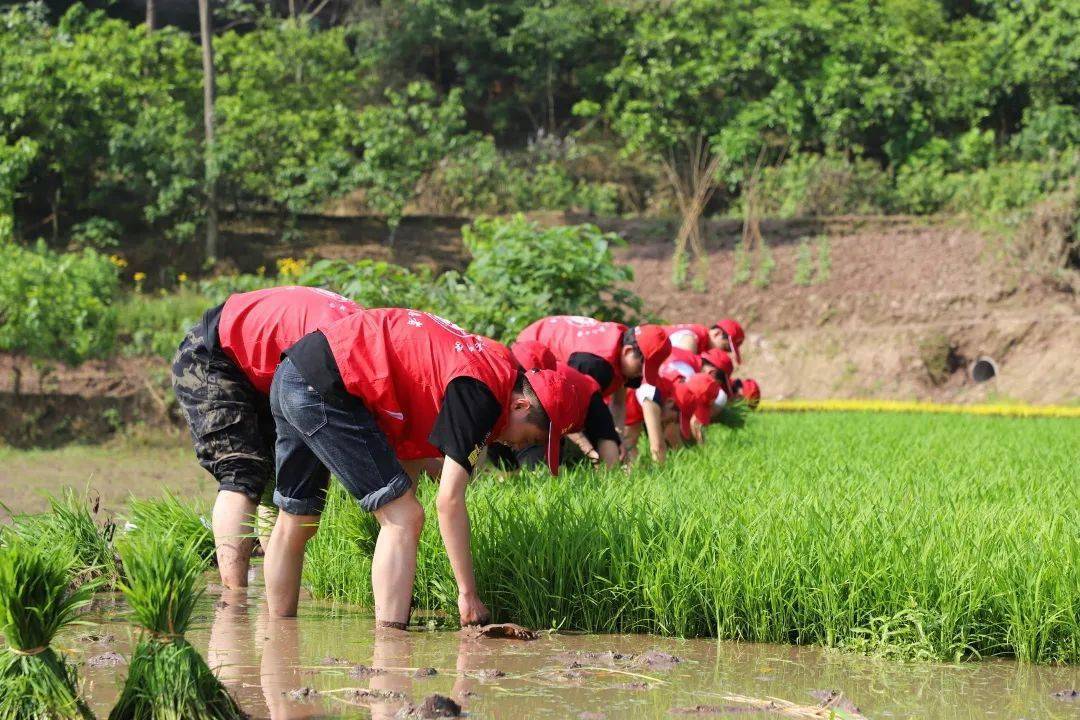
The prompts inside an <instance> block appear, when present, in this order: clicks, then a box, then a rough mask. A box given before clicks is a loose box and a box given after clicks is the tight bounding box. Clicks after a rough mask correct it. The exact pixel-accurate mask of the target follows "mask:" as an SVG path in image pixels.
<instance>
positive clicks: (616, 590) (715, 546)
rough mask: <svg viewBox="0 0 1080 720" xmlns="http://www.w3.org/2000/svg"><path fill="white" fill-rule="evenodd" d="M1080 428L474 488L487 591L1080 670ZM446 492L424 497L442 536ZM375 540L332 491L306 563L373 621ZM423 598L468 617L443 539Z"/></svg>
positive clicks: (509, 611)
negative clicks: (440, 515)
mask: <svg viewBox="0 0 1080 720" xmlns="http://www.w3.org/2000/svg"><path fill="white" fill-rule="evenodd" d="M1077 429H1078V428H1077V425H1076V421H1074V420H1068V419H1039V418H1032V419H1023V420H1018V419H1011V418H998V417H972V416H964V415H927V414H921V415H920V414H871V413H842V414H837V413H803V414H775V415H769V416H767V417H762V416H753V415H752V416H750V417H749V418H748V420H747V424H746V427H745V428H743V429H742V430H739V431H737V432H735V431H730V430H728V429H726V428H724V427H717V426H714V427H710V428H709V430H708V442H707V443H706V444H705V445H704V446H702V447H696V448H689V449H686V450H683V451H680V452H678V453H673V454H672V455H671V457H670V458H669V460H668V462H667V463H665V464H664V465H663V466H655V465H652V464H649V463H641V464H640V465H639V466H638V467H637V468H635V470H634V472H633V473H631V474H630V475H626V474H625V473H612V474H607V473H604V472H602V471H594V470H592V469H589V468H577V469H575V470H573V471H572V472H565V473H563V474H562V475H560V476H559V477H557V478H551V477H547V476H545V474H544V473H542V472H538V473H534V474H520V475H517V476H514V477H512V478H510V479H508V480H499V479H497V478H495V477H484V476H481V477H478V478H477V479H476V480H475V481H474V483H473V486H472V487H471V488H470V490H469V508H470V517H471V522H472V533H473V553H474V556H475V564H476V573H477V582H478V584H479V588H480V592H481V595H482V597H483V598H484V600H485V602H486V603H487V604H488V607H489V608H490V609H491V610H492V612H493V613H494V615H495V618H496V619H497V620H505V621H513V622H519V623H522V624H525V625H528V626H531V627H560V628H568V629H577V630H585V631H592V632H657V633H662V634H667V635H676V636H708V637H720V638H729V639H739V640H746V641H762V642H783V643H801V644H820V645H825V646H829V647H844V648H849V649H853V650H856V651H860V652H868V653H874V654H882V655H887V656H889V657H907V658H931V657H932V658H938V659H947V660H956V659H965V658H976V657H985V656H991V655H1005V656H1013V657H1016V658H1019V659H1020V660H1022V661H1029V662H1069V663H1077V662H1080V564H1078V563H1077V562H1076V558H1077V557H1080V535H1078V534H1077V533H1076V528H1077V527H1080V508H1077V505H1076V502H1075V498H1076V472H1075V459H1076V457H1077V456H1080V432H1077ZM434 494H435V493H434V485H433V484H431V483H425V484H423V485H422V486H421V488H420V498H421V501H422V502H423V503H425V505H426V506H427V508H428V510H429V515H428V517H429V518H434V517H435V512H434V508H433V501H434ZM377 529H378V528H377V525H376V524H375V523H373V522H372V521H371V519H370V518H369V517H367V516H366V515H364V514H363V513H362V512H360V511H359V510H358V509H357V508H356V507H355V503H352V502H349V501H348V500H347V499H346V498H345V497H344V494H343V493H342V492H341V491H340V490H335V491H334V492H333V493H332V494H331V498H330V503H329V505H328V508H327V512H326V514H325V515H324V517H323V519H322V521H321V528H320V531H319V534H318V535H317V536H316V538H315V540H314V541H313V542H312V543H311V544H310V547H309V553H310V554H309V558H308V562H307V563H306V566H305V571H306V581H307V583H308V585H309V587H310V588H311V590H312V592H313V593H314V594H315V595H316V596H320V597H333V598H339V599H343V600H349V601H353V602H361V603H370V578H369V563H370V556H371V547H372V543H373V541H374V537H375V534H376V532H377ZM415 594H416V607H417V608H418V609H421V610H428V611H434V612H437V613H443V614H445V616H446V617H449V618H451V619H452V618H453V617H454V614H455V611H456V587H455V585H454V582H453V575H452V573H451V571H450V566H449V563H448V561H447V559H446V553H445V551H444V549H443V547H442V543H441V541H440V538H439V533H438V526H437V523H435V522H433V521H430V520H429V522H428V523H427V524H426V526H425V528H424V531H423V533H422V536H421V541H420V551H419V557H418V570H417V584H416V589H415Z"/></svg>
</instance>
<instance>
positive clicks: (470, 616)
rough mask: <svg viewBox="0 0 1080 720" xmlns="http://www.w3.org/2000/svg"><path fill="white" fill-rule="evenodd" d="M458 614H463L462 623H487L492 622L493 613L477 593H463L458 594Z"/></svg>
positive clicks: (463, 624)
mask: <svg viewBox="0 0 1080 720" xmlns="http://www.w3.org/2000/svg"><path fill="white" fill-rule="evenodd" d="M457 604H458V615H460V616H461V625H462V627H464V626H465V625H486V624H488V623H489V622H491V613H490V612H488V609H487V607H486V606H485V605H484V603H483V602H481V600H480V596H479V595H477V594H476V593H462V594H460V595H458V601H457Z"/></svg>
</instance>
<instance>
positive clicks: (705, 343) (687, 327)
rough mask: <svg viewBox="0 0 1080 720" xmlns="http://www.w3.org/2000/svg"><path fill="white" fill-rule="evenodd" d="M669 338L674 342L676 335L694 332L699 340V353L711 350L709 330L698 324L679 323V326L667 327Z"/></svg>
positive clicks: (665, 328) (665, 327)
mask: <svg viewBox="0 0 1080 720" xmlns="http://www.w3.org/2000/svg"><path fill="white" fill-rule="evenodd" d="M664 330H666V331H667V334H668V337H670V338H672V340H673V341H674V339H675V334H676V333H679V332H692V333H693V334H694V337H695V338H696V339H697V351H698V352H705V351H706V350H708V349H709V328H707V327H705V326H704V325H698V324H697V323H679V324H678V325H665V326H664Z"/></svg>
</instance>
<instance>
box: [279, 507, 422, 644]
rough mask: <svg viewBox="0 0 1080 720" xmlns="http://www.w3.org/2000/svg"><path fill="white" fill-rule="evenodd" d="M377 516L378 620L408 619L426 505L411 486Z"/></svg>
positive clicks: (374, 581) (373, 577)
mask: <svg viewBox="0 0 1080 720" xmlns="http://www.w3.org/2000/svg"><path fill="white" fill-rule="evenodd" d="M283 514H284V513H283ZM375 519H377V520H378V521H379V525H380V528H379V538H378V540H376V541H375V556H374V557H373V558H372V560H371V587H372V590H373V591H374V593H375V621H376V622H384V623H385V622H393V623H407V622H408V621H409V610H410V609H411V605H412V591H413V579H414V578H415V576H416V548H417V546H418V545H419V544H420V531H421V530H422V529H423V528H424V508H423V507H422V506H421V505H420V502H419V501H418V500H417V499H416V493H415V491H414V490H412V489H410V490H409V491H408V492H406V493H405V494H404V495H402V496H401V497H399V498H398V499H396V500H394V501H393V502H390V503H388V504H386V505H384V506H383V507H381V508H379V509H378V510H376V511H375ZM272 542H277V539H276V538H274V539H273V540H272ZM271 547H273V546H271Z"/></svg>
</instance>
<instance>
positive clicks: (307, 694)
mask: <svg viewBox="0 0 1080 720" xmlns="http://www.w3.org/2000/svg"><path fill="white" fill-rule="evenodd" d="M283 694H284V695H288V696H289V699H290V700H307V699H308V698H312V697H315V696H316V695H318V694H319V691H318V690H316V689H315V688H313V687H306V686H305V687H302V688H296V689H295V690H289V691H288V692H286V693H283Z"/></svg>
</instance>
